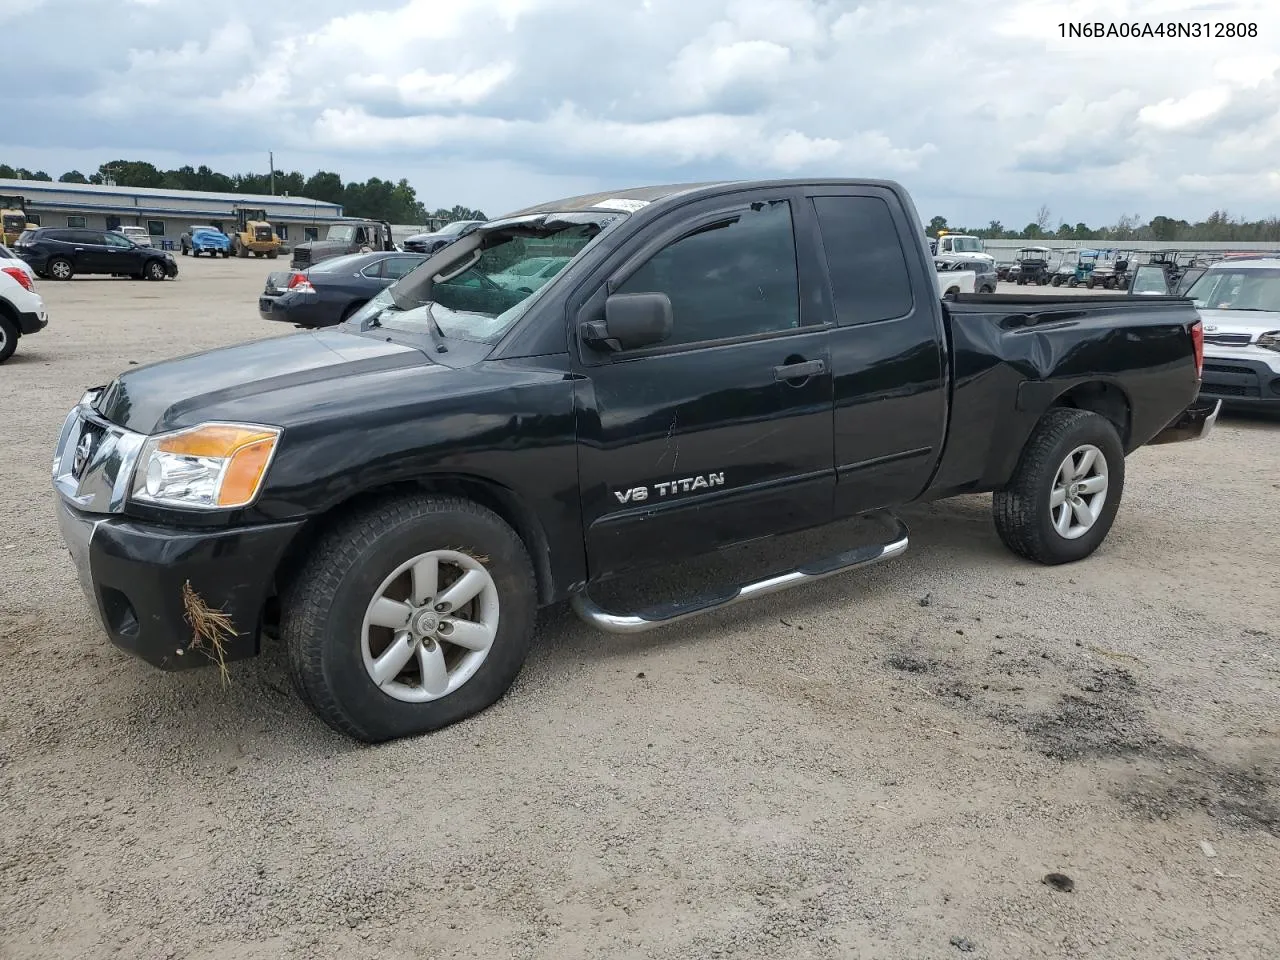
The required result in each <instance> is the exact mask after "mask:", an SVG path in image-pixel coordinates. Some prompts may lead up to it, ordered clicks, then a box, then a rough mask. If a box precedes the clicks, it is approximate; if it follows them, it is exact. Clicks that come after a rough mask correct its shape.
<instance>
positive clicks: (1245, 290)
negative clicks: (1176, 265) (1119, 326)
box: [1130, 255, 1280, 412]
mask: <svg viewBox="0 0 1280 960" xmlns="http://www.w3.org/2000/svg"><path fill="white" fill-rule="evenodd" d="M1136 274H1138V275H1140V276H1135V278H1134V287H1137V288H1138V289H1131V290H1130V292H1131V293H1135V294H1144V293H1146V294H1154V295H1157V296H1160V295H1174V296H1183V297H1189V298H1191V301H1192V302H1193V303H1194V304H1195V306H1196V309H1197V310H1198V311H1199V313H1200V316H1201V318H1202V319H1203V321H1204V357H1205V359H1204V381H1203V383H1201V385H1200V395H1201V396H1202V397H1205V398H1207V399H1218V400H1221V401H1222V402H1223V404H1224V406H1227V407H1252V408H1257V409H1264V410H1275V411H1277V412H1280V256H1275V255H1272V256H1265V255H1264V256H1253V257H1242V258H1232V259H1229V260H1227V259H1224V260H1219V261H1217V262H1215V263H1212V264H1210V265H1209V266H1207V267H1187V268H1184V269H1183V270H1182V271H1181V273H1180V274H1179V275H1178V276H1177V279H1176V280H1174V279H1173V277H1172V276H1171V272H1170V271H1168V270H1167V269H1165V265H1164V264H1163V263H1155V264H1144V265H1143V266H1140V267H1138V268H1137V271H1136Z"/></svg>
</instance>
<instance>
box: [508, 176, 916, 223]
mask: <svg viewBox="0 0 1280 960" xmlns="http://www.w3.org/2000/svg"><path fill="white" fill-rule="evenodd" d="M816 186H833V187H844V186H856V187H884V188H887V189H889V190H892V191H894V192H895V193H899V194H901V195H904V196H905V194H902V187H900V186H899V185H898V184H897V183H893V182H892V181H889V180H860V179H858V180H855V179H843V178H835V179H816V180H810V179H803V180H801V179H792V180H710V181H705V182H702V183H669V184H662V185H658V186H648V187H628V188H625V189H622V190H604V191H601V192H600V193H587V194H582V195H581V196H577V197H565V198H563V199H561V200H550V201H548V202H546V203H539V204H536V205H534V206H532V207H525V208H524V209H522V210H516V211H514V212H512V213H507V214H503V215H502V216H501V217H497V218H495V219H497V220H508V219H511V218H513V217H528V216H534V215H536V214H540V213H568V212H576V211H583V210H615V211H617V210H621V211H623V212H629V211H630V210H632V209H638V207H639V206H647V205H649V204H657V203H660V202H662V201H664V200H671V199H673V198H675V197H684V196H688V195H692V194H701V195H703V196H715V195H716V194H718V193H731V192H733V191H735V190H747V189H751V190H754V189H757V188H761V187H763V188H766V189H767V188H770V187H776V188H785V187H816ZM610 201H621V203H610Z"/></svg>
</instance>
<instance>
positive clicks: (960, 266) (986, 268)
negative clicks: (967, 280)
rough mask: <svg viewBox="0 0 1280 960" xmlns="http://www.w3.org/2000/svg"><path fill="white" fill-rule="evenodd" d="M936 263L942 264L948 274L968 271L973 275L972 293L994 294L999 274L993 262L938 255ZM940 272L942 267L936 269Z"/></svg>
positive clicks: (959, 255)
mask: <svg viewBox="0 0 1280 960" xmlns="http://www.w3.org/2000/svg"><path fill="white" fill-rule="evenodd" d="M934 260H935V262H936V263H940V264H944V265H945V269H946V270H947V271H948V272H951V273H954V272H956V271H962V270H963V271H969V272H971V273H973V288H972V290H971V291H966V292H972V293H995V292H996V284H997V283H998V282H999V279H1000V278H999V274H998V273H997V271H996V265H995V261H993V260H990V259H988V258H986V257H970V256H965V255H964V254H958V255H955V256H944V255H942V254H939V255H938V256H937V257H935V258H934ZM938 269H939V270H942V269H943V267H942V266H940V267H938Z"/></svg>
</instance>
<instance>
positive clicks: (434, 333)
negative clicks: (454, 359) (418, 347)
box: [423, 300, 449, 353]
mask: <svg viewBox="0 0 1280 960" xmlns="http://www.w3.org/2000/svg"><path fill="white" fill-rule="evenodd" d="M423 306H424V307H425V308H426V311H427V329H428V330H430V331H431V343H432V344H433V345H434V346H435V348H436V353H448V352H449V347H448V346H447V345H446V344H445V342H444V331H443V330H441V329H440V324H439V323H437V322H436V315H435V314H434V313H432V312H431V301H430V300H428V301H427V302H426V303H424V304H423Z"/></svg>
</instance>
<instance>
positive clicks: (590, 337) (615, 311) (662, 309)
mask: <svg viewBox="0 0 1280 960" xmlns="http://www.w3.org/2000/svg"><path fill="white" fill-rule="evenodd" d="M672 319H673V311H672V309H671V300H670V298H668V297H667V295H666V294H665V293H615V294H614V295H613V296H611V297H609V299H608V300H606V301H605V302H604V321H603V322H601V321H598V320H597V321H594V322H592V323H585V324H583V330H582V334H583V337H584V339H586V340H587V342H588V343H591V344H593V345H595V346H600V347H603V348H604V349H606V350H614V351H617V350H638V349H640V348H641V347H652V346H656V345H657V344H659V343H662V342H663V341H664V340H666V339H667V338H668V337H670V336H671V327H672Z"/></svg>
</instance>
